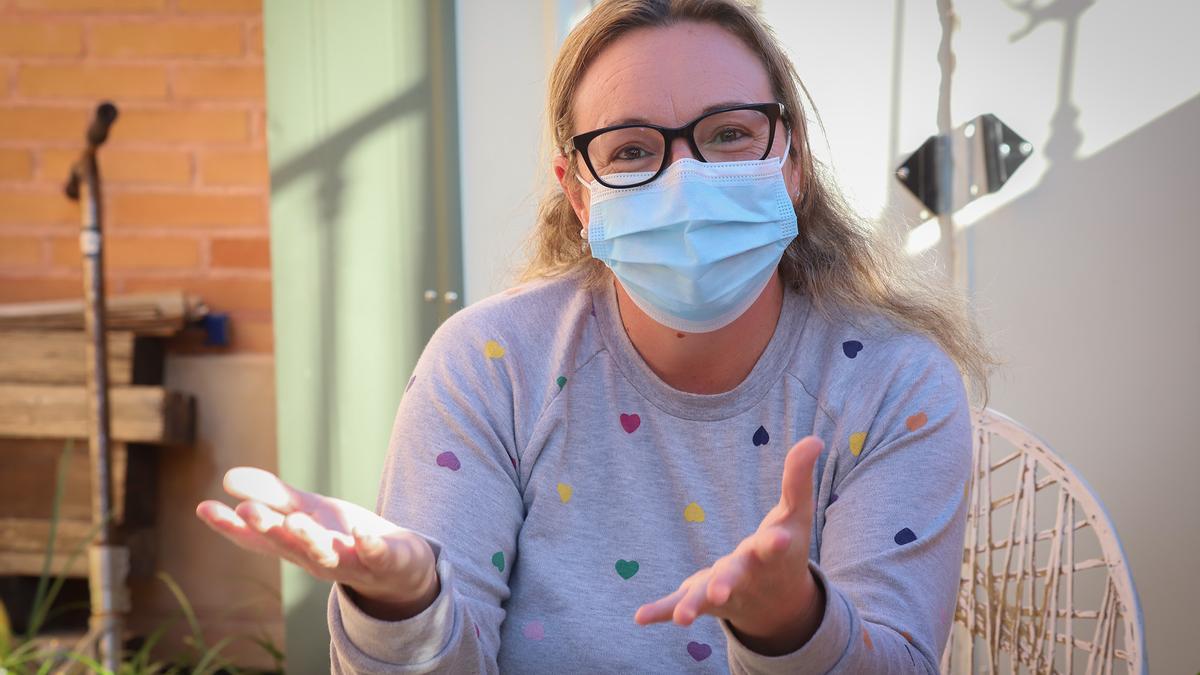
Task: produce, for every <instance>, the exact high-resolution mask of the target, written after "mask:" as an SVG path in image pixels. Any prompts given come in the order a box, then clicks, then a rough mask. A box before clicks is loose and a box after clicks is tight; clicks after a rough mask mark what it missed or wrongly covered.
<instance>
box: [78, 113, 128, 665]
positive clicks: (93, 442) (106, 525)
mask: <svg viewBox="0 0 1200 675" xmlns="http://www.w3.org/2000/svg"><path fill="white" fill-rule="evenodd" d="M116 119H117V108H116V106H114V105H113V104H112V103H102V104H101V105H100V106H98V107H97V108H96V116H95V118H94V119H93V120H92V122H91V124H90V125H89V126H88V130H87V146H86V147H85V148H84V150H83V153H82V154H81V155H80V157H79V160H78V161H76V163H75V165H74V166H72V167H71V174H70V176H69V177H68V178H67V184H66V193H67V196H68V197H70V198H71V199H73V200H76V201H78V202H79V203H80V207H81V212H82V216H83V218H82V228H81V230H80V233H79V246H80V249H81V251H82V253H83V293H84V327H85V330H86V332H87V336H88V340H87V391H88V399H89V402H88V419H89V429H88V456H89V458H90V460H91V467H92V476H91V485H92V521H93V523H94V524H95V526H96V529H97V532H96V537H95V539H94V540H93V541H92V545H91V547H90V548H89V549H88V587H89V594H90V596H91V612H92V613H91V618H90V620H89V622H88V636H87V638H86V639H87V642H88V644H92V643H94V644H96V645H98V647H99V659H100V663H101V665H103V666H104V667H105V668H107V669H108V670H109V671H111V672H116V670H117V668H118V666H119V664H120V660H121V647H122V642H123V640H122V632H123V630H122V629H123V623H124V614H125V613H126V612H128V611H129V590H128V587H127V586H126V579H127V577H128V575H129V550H128V549H127V548H125V547H124V546H120V545H119V544H118V542H116V541H115V539H114V533H115V528H114V526H113V522H112V514H113V508H112V459H111V455H110V448H109V445H110V440H111V439H110V435H109V405H108V340H107V337H108V335H107V331H106V330H105V326H106V322H105V315H104V297H105V296H104V246H103V243H104V240H103V236H102V232H103V229H102V225H103V220H104V215H103V205H104V204H103V201H102V199H101V192H100V170H99V167H98V165H97V163H96V151H97V149H99V147H100V146H101V145H102V144H103V143H104V141H105V140H106V139H107V138H108V130H109V127H111V126H112V123H113V122H114V121H115V120H116Z"/></svg>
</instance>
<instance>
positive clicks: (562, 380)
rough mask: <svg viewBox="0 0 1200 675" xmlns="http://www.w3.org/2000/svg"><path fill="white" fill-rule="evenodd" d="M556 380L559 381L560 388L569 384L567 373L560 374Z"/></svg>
mask: <svg viewBox="0 0 1200 675" xmlns="http://www.w3.org/2000/svg"><path fill="white" fill-rule="evenodd" d="M555 382H557V383H558V388H559V389H562V388H563V387H565V386H566V384H567V377H566V376H565V375H559V376H558V379H557V380H555Z"/></svg>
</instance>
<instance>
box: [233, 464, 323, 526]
mask: <svg viewBox="0 0 1200 675" xmlns="http://www.w3.org/2000/svg"><path fill="white" fill-rule="evenodd" d="M224 485H225V491H226V492H228V493H229V494H231V495H233V496H234V497H237V498H238V499H245V500H247V501H255V502H261V503H263V504H266V505H267V506H269V507H271V508H273V509H275V510H276V511H278V512H280V513H282V514H284V515H287V514H289V513H292V512H295V511H315V510H316V507H317V505H318V500H317V499H316V495H314V494H312V493H310V492H305V491H304V490H298V489H296V488H294V487H292V486H291V485H288V484H287V483H285V482H283V481H282V480H280V478H279V477H278V476H276V475H275V474H273V473H271V472H270V471H264V470H262V469H256V468H254V467H252V466H238V467H234V468H232V469H230V470H229V471H227V472H225V481H224Z"/></svg>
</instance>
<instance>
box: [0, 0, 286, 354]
mask: <svg viewBox="0 0 1200 675" xmlns="http://www.w3.org/2000/svg"><path fill="white" fill-rule="evenodd" d="M105 98H107V99H110V100H112V101H113V102H114V103H116V104H117V106H118V107H119V108H120V118H119V119H118V120H117V123H116V125H115V126H114V128H113V133H112V135H111V136H110V140H109V142H108V144H106V145H105V146H104V148H103V149H102V150H101V153H100V162H101V172H102V175H103V177H104V180H105V182H104V187H105V198H106V201H107V204H106V216H107V219H106V221H105V227H106V234H107V236H106V238H105V242H106V245H107V255H106V265H107V269H108V283H109V290H110V293H122V292H136V291H148V290H160V289H175V288H182V289H185V290H187V291H189V292H194V293H196V294H198V295H200V296H201V297H202V298H203V299H204V300H205V301H206V302H207V304H208V305H209V306H210V307H212V308H213V310H214V311H220V312H227V313H229V314H230V316H231V317H232V324H233V344H232V346H231V349H232V351H235V352H264V353H269V352H270V351H271V349H272V337H271V278H270V261H269V253H268V250H269V247H268V220H267V218H268V171H267V156H266V138H265V136H266V132H265V122H264V120H265V113H264V108H265V103H264V98H265V94H264V91H263V58H262V8H261V0H0V302H13V301H22V300H41V299H51V298H64V297H77V296H79V295H80V294H81V293H82V280H81V279H80V254H79V247H78V243H77V242H78V230H79V210H78V207H77V205H76V204H75V203H74V202H71V201H69V200H67V199H66V198H65V197H63V196H62V189H61V186H62V182H63V179H64V178H65V176H66V175H67V170H68V167H69V166H70V163H71V162H72V161H73V160H74V158H75V157H76V156H77V154H78V151H79V148H80V147H81V146H82V138H83V133H84V128H85V126H86V124H87V121H88V120H89V119H90V116H91V114H92V111H93V110H94V109H95V106H96V103H97V102H98V101H99V100H101V99H105ZM193 344H194V343H193V341H191V340H186V339H185V340H179V341H177V344H176V345H175V348H176V350H181V351H190V350H193V349H195V347H194V346H193Z"/></svg>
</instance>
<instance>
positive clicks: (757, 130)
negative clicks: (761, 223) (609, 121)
mask: <svg viewBox="0 0 1200 675" xmlns="http://www.w3.org/2000/svg"><path fill="white" fill-rule="evenodd" d="M693 138H694V139H695V141H696V147H697V148H698V149H699V151H700V155H701V157H702V158H703V159H704V161H706V162H736V161H746V160H758V159H763V158H764V156H765V155H766V154H767V152H768V151H769V150H770V147H769V145H770V138H771V120H770V118H769V117H768V116H767V115H766V114H764V113H762V112H760V111H758V110H730V111H726V112H720V113H716V114H713V115H709V116H708V117H705V118H704V119H702V120H700V122H699V123H698V124H697V125H696V127H695V129H694V131H693ZM664 146H665V143H664V139H663V135H662V134H661V133H660V132H659V131H658V130H656V129H654V128H651V127H626V128H624V129H614V130H612V131H606V132H604V133H603V134H600V135H599V136H596V137H595V138H593V139H592V140H591V142H590V143H589V144H588V146H587V153H588V157H589V158H590V159H591V162H592V168H594V169H595V173H596V175H597V176H599V177H600V178H601V179H602V180H603V182H604V183H607V184H609V185H612V186H614V187H617V186H621V185H628V184H632V183H638V182H643V181H645V180H646V178H647V177H648V176H646V173H650V174H654V173H656V172H658V170H659V169H660V168H662V166H663V164H664V163H665V162H666V161H667V152H666V148H665V147H664ZM628 174H633V175H628ZM637 174H641V175H637Z"/></svg>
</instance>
